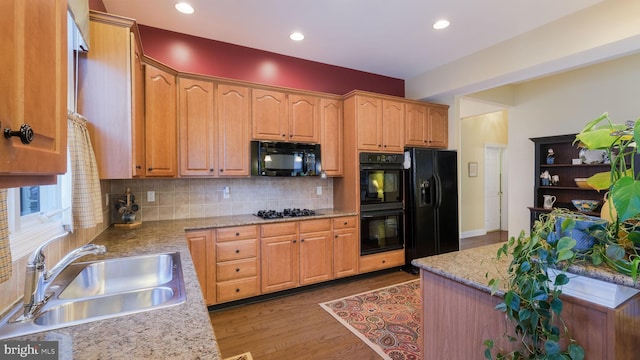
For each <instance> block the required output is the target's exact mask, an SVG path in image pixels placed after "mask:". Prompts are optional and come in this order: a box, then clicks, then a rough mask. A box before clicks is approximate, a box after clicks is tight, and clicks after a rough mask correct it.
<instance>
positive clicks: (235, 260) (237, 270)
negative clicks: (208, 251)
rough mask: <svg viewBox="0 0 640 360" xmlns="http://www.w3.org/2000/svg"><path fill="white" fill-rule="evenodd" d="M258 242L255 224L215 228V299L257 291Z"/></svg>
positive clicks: (237, 297) (240, 297)
mask: <svg viewBox="0 0 640 360" xmlns="http://www.w3.org/2000/svg"><path fill="white" fill-rule="evenodd" d="M258 246H259V242H258V227H257V226H256V225H248V226H235V227H229V228H221V229H217V230H216V246H215V248H216V250H215V251H216V254H215V259H216V260H215V269H214V272H215V273H216V303H222V302H228V301H233V300H239V299H243V298H247V297H251V296H256V295H258V294H260V286H259V279H260V272H259V271H260V267H259V257H258V254H259V253H260V250H259V248H258Z"/></svg>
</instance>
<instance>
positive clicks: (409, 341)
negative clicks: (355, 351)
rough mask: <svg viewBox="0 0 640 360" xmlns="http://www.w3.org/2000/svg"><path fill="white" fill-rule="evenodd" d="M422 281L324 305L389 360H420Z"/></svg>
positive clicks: (406, 283) (409, 282) (410, 282)
mask: <svg viewBox="0 0 640 360" xmlns="http://www.w3.org/2000/svg"><path fill="white" fill-rule="evenodd" d="M420 303H421V301H420V280H411V281H407V282H404V283H401V284H397V285H393V286H389V287H385V288H382V289H377V290H373V291H370V292H366V293H361V294H357V295H352V296H348V297H344V298H342V299H337V300H333V301H328V302H325V303H321V304H320V306H322V308H323V309H325V310H326V311H327V312H329V314H331V315H332V316H333V317H334V318H336V319H337V320H338V321H340V323H342V325H344V326H345V327H346V328H347V329H349V330H350V331H351V332H352V333H354V334H355V335H356V336H358V337H359V338H360V339H361V340H362V341H364V342H365V343H366V344H367V345H369V347H371V348H372V349H373V350H375V352H377V353H378V354H379V355H380V356H382V358H383V359H387V360H419V359H420V346H421V345H420V333H421V332H422V329H421V326H420V313H421V310H420Z"/></svg>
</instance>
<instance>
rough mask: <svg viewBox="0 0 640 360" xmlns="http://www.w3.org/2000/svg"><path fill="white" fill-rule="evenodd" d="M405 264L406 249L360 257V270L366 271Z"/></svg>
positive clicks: (361, 271)
mask: <svg viewBox="0 0 640 360" xmlns="http://www.w3.org/2000/svg"><path fill="white" fill-rule="evenodd" d="M402 265H404V249H400V250H392V251H385V252H382V253H378V254H373V255H366V256H361V257H360V263H359V271H360V273H361V274H362V273H366V272H371V271H376V270H382V269H388V268H392V267H396V266H402Z"/></svg>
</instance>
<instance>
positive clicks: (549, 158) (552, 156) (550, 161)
mask: <svg viewBox="0 0 640 360" xmlns="http://www.w3.org/2000/svg"><path fill="white" fill-rule="evenodd" d="M555 161H556V157H555V154H554V153H553V149H549V150H547V164H548V165H551V164H553V163H554V162H555Z"/></svg>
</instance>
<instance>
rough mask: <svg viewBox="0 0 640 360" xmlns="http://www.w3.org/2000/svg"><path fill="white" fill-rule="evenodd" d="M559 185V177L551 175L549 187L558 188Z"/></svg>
mask: <svg viewBox="0 0 640 360" xmlns="http://www.w3.org/2000/svg"><path fill="white" fill-rule="evenodd" d="M559 183H560V176H559V175H552V176H551V185H553V186H558V184H559Z"/></svg>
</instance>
